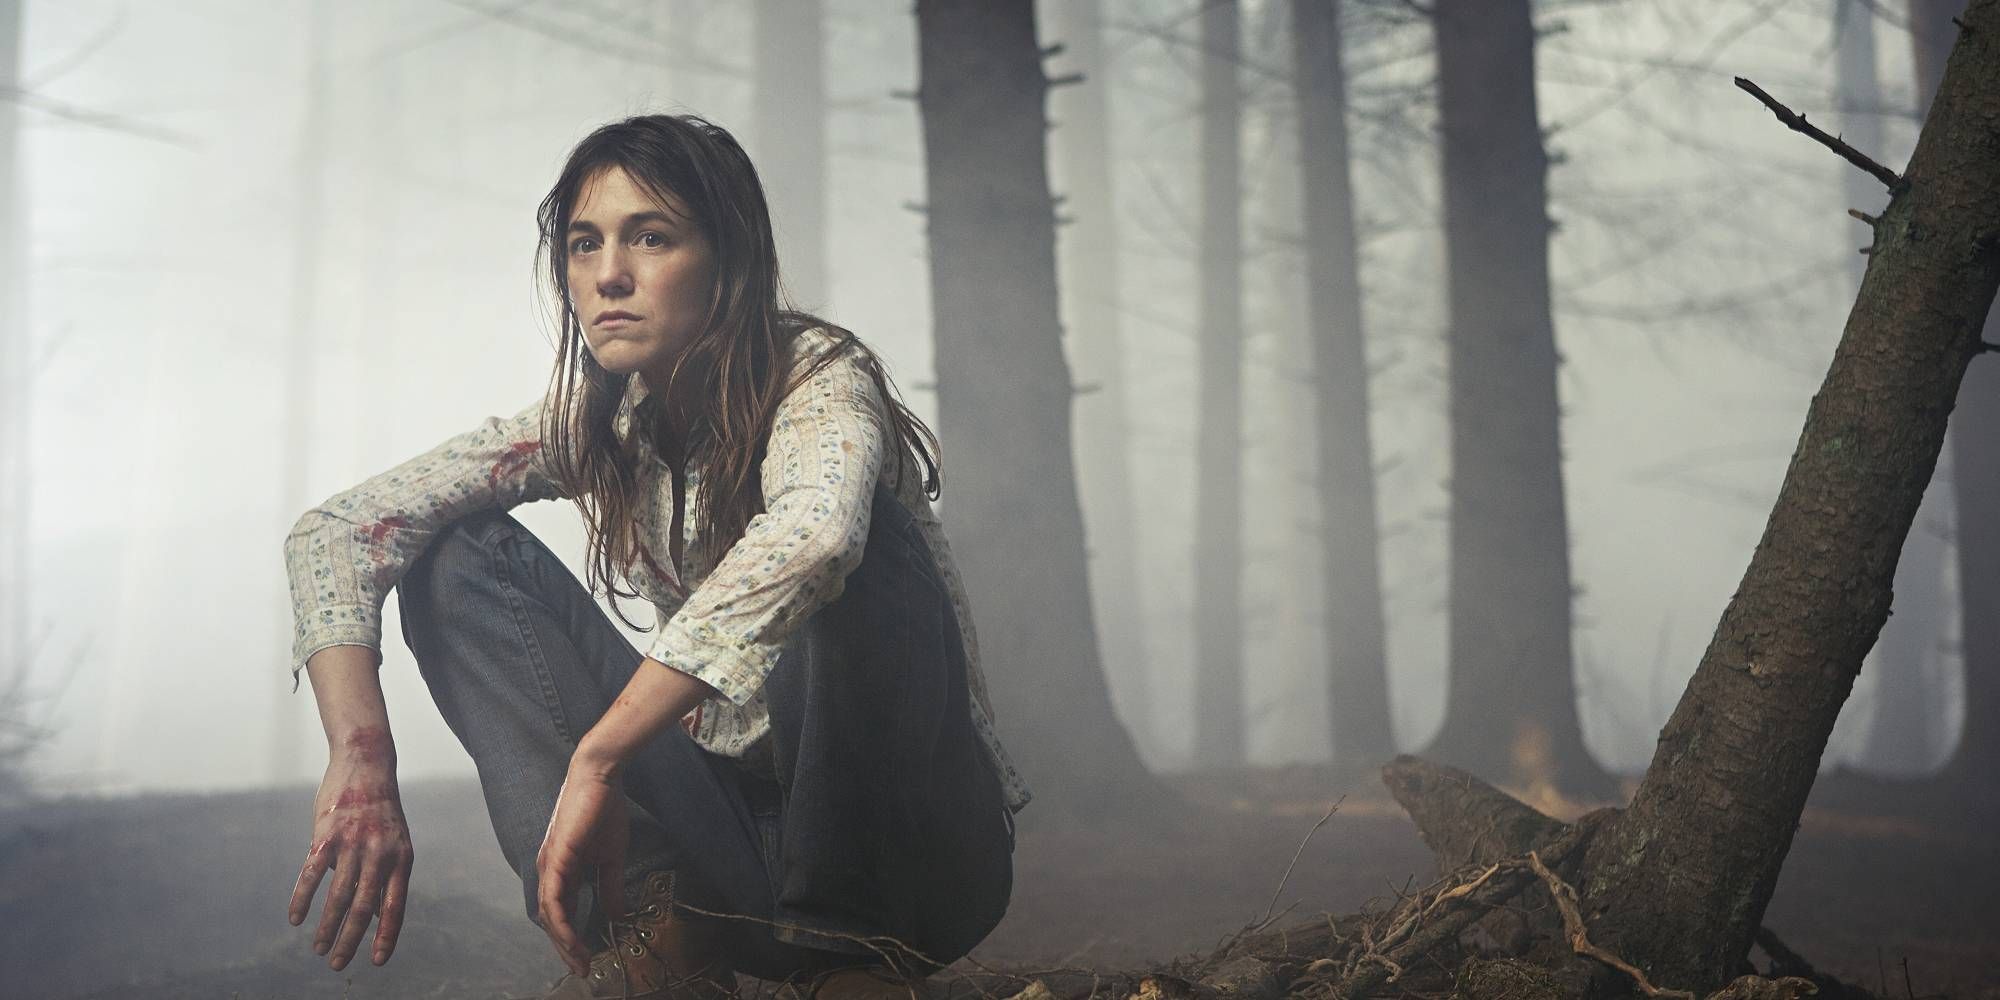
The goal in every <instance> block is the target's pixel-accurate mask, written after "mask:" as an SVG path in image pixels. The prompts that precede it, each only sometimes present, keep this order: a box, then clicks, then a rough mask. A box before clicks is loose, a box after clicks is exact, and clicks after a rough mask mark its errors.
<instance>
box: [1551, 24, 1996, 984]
mask: <svg viewBox="0 0 2000 1000" xmlns="http://www.w3.org/2000/svg"><path fill="white" fill-rule="evenodd" d="M1963 21H1964V24H1965V26H1966V27H1965V28H1964V29H1963V30H1962V31H1961V32H1960V34H1959V39H1958V43H1957V48H1956V49H1955V50H1954V51H1953V53H1952V55H1951V59H1950V61H1949V63H1948V64H1947V66H1946V68H1945V71H1944V74H1943V78H1942V81H1941V83H1940V84H1939V85H1938V89H1937V96H1936V99H1935V100H1934V101H1933V102H1932V106H1931V113H1930V116H1929V118H1928V120H1927V121H1926V122H1925V124H1924V129H1923V134H1922V136H1921V137H1920V138H1919V139H1918V142H1917V148H1916V152H1915V154H1914V155H1913V156H1912V157H1911V160H1910V165H1909V168H1908V169H1907V170H1906V171H1905V173H1904V174H1903V175H1902V176H1901V177H1895V176H1894V175H1892V174H1889V173H1888V172H1887V171H1886V170H1884V171H1881V175H1886V177H1887V179H1889V180H1892V181H1893V185H1892V190H1893V191H1896V192H1898V193H1896V194H1895V195H1894V197H1893V198H1892V200H1891V201H1890V203H1889V206H1888V208H1886V209H1885V210H1884V211H1883V212H1882V214H1881V216H1880V217H1879V219H1877V221H1875V223H1874V224H1873V231H1874V237H1875V239H1874V244H1873V246H1874V250H1873V253H1872V254H1871V256H1870V258H1869V264H1868V272H1867V276H1866V278H1865V279H1864V280H1863V281H1862V285H1861V293H1860V296H1859V298H1858V299H1857V300H1856V302H1855V305H1854V309H1853V311H1852V312H1851V313H1850V314H1849V316H1848V319H1847V325H1846V329H1845V330H1844V331H1843V333H1842V336H1841V340H1840V344H1839V346H1838V347H1837V348H1836V349H1835V351H1834V356H1833V362H1832V364H1831V366H1830V367H1829V368H1828V370H1827V373H1826V378H1825V381H1824V382H1823V383H1822V385H1821V388H1820V391H1819V393H1818V394H1817V395H1815V396H1814V397H1813V401H1812V404H1811V406H1810V408H1809V409H1808V411H1807V414H1806V421H1805V428H1804V430H1803V431H1802V433H1801V435H1800V438H1799V443H1798V447H1797V449H1796V450H1795V451H1794V452H1793V455H1792V460H1791V464H1790V467H1789V468H1788V469H1787V470H1786V472H1785V480H1784V484H1783V485H1782V486H1781V487H1780V488H1779V492H1778V498H1777V501H1776V503H1775V504H1774V506H1773V508H1772V511H1771V516H1770V519H1769V521H1768V522H1767V523H1766V525H1765V529H1764V535H1763V538H1762V539H1761V540H1760V541H1759V543H1758V545H1757V549H1756V552H1755V553H1754V554H1753V555H1752V556H1751V558H1750V565H1749V568H1748V569H1746V570H1745V572H1744V574H1743V580H1742V583H1741V584H1740V585H1739V586H1738V588H1737V590H1736V593H1735V595H1734V596H1733V597H1732V598H1731V599H1730V602H1729V605H1728V607H1727V609H1726V610H1724V612H1723V615H1722V620H1721V622H1720V623H1719V624H1718V625H1717V626H1716V631H1715V636H1714V638H1713V639H1712V640H1711V641H1710V644H1709V647H1708V650H1707V651H1706V652H1705V653H1704V654H1703V656H1702V659H1701V663H1700V665H1699V666H1698V667H1697V668H1696V669H1695V673H1694V676H1693V678H1692V679H1691V680H1690V681H1689V682H1688V687H1687V691H1686V693H1685V694H1684V695H1683V696H1682V698H1681V700H1680V703H1679V705H1678V706H1677V707H1676V708H1675V710H1674V713H1673V716H1672V717H1671V718H1670V719H1668V721H1667V724H1666V727H1665V729H1664V730H1663V731H1662V732H1661V734H1660V739H1659V746H1658V749H1657V750H1656V751H1655V753H1654V756H1653V763H1652V766H1651V767H1650V768H1649V769H1648V770H1647V772H1646V777H1645V780H1644V781H1643V782H1642V783H1641V785H1640V786H1639V790H1638V792H1637V794H1636V795H1635V796H1634V798H1633V800H1632V804H1631V806H1630V807H1629V808H1627V809H1626V810H1625V811H1624V812H1623V813H1622V814H1621V815H1619V816H1618V817H1617V818H1616V819H1615V820H1613V821H1612V822H1611V823H1610V825H1609V826H1607V827H1606V828H1605V830H1604V832H1603V834H1602V835H1601V836H1598V837H1595V838H1594V839H1593V840H1592V841H1591V843H1590V844H1589V847H1588V850H1587V853H1586V855H1585V859H1584V865H1585V868H1584V872H1585V874H1584V876H1583V881H1582V882H1581V883H1580V884H1579V888H1580V889H1581V891H1582V895H1583V904H1584V914H1585V915H1586V916H1587V917H1590V918H1591V919H1592V921H1593V928H1592V938H1593V940H1594V941H1596V943H1597V944H1599V945H1600V946H1603V947H1605V948H1608V949H1610V950H1611V951H1612V952H1614V953H1616V954H1619V955H1622V956H1623V957H1624V958H1625V959H1627V960H1628V961H1630V962H1632V963H1633V964H1634V965H1636V966H1638V967H1639V968H1641V969H1643V970H1645V971H1646V972H1647V973H1648V974H1649V975H1651V976H1652V977H1653V979H1654V981H1655V982H1657V983H1663V984H1666V985H1670V986H1675V987H1680V988H1694V989H1706V988H1712V987H1714V986H1718V985H1720V984H1721V983H1722V982H1724V981H1726V980H1727V979H1728V978H1730V977H1731V976H1733V975H1734V973H1735V970H1736V968H1737V966H1738V964H1739V963H1740V962H1741V961H1742V960H1743V958H1744V956H1745V954H1746V953H1747V951H1748V949H1749V946H1750V942H1751V939H1752V936H1753V935H1754V934H1755V933H1756V931H1757V928H1758V925H1759V923H1760V921H1761V920H1762V919H1763V916H1764V909H1765V906H1766V905H1767V904H1768V902H1769V901H1770V897H1771V891H1772V889H1773V888H1774V887H1775V885H1776V883H1777V879H1778V872H1779V868H1780V866H1781V865H1782V864H1783V861H1784V858H1785V854H1786V852H1787V851H1788V850H1789V848H1790V846H1791V841H1792V834H1793V832H1794V831H1795V830H1797V828H1798V823H1799V816H1800V814H1801V812H1802V810H1803V808H1804V806H1805V801H1806V796H1807V793H1808V792H1809V791H1810V790H1811V788H1812V785H1813V780H1814V777H1815V775H1816V772H1817V769H1818V765H1819V762H1820V757H1821V755H1822V754H1823V753H1824V752H1825V750H1826V741H1827V737H1828V735H1829V734H1830V733H1831V732H1832V729H1833V723H1834V719H1835V716H1836V715H1837V714H1838V712H1839V709H1840V705H1841V703H1842V702H1843V701H1844V700H1845V699H1846V698H1847V695H1848V692H1849V690H1850V689H1851V687H1852V685H1853V683H1854V678H1855V676H1856V674H1857V673H1858V672H1859V671H1860V669H1861V663H1862V660H1863V658H1864V657H1865V656H1866V654H1867V652H1868V649H1869V647H1870V646H1871V645H1872V644H1873V643H1874V642H1875V641H1876V638H1877V636H1878V635H1879V634H1880V632H1881V629H1882V625H1883V622H1884V621H1885V620H1887V618H1888V614H1889V603H1890V599H1891V582H1892V580H1893V579H1894V575H1895V571H1896V563H1897V560H1898V556H1899V554H1900V553H1901V551H1902V548H1903V543H1904V540H1905V537H1906V536H1907V535H1908V533H1909V531H1910V525H1911V523H1912V521H1913V520H1914V519H1915V516H1916V512H1917V507H1918V504H1919V503H1920V502H1921V499H1922V496H1923V492H1924V487H1925V485H1926V484H1927V483H1929V481H1930V479H1931V474H1932V472H1933V470H1934V468H1935V466H1936V464H1937V459H1938V455H1939V453H1940V451H1941V450H1942V448H1943V445H1944V438H1945V423H1946V418H1947V417H1949V416H1951V415H1952V414H1953V403H1954V401H1955V400H1962V399H1963V396H1962V395H1961V393H1962V392H1963V383H1964V382H1965V381H1967V379H1966V376H1967V366H1968V365H1969V364H1971V363H1972V362H1973V361H1974V359H1975V358H1976V357H1978V356H1979V355H1980V354H1981V352H1982V346H1983V345H1982V341H1981V332H1982V327H1983V325H1984V324H1985V322H1986V319H1987V314H1988V310H1989V309H1990V307H1991V305H1992V302H1993V294H1994V289H1995V287H1996V286H2000V255H1996V254H1995V253H1994V252H1993V245H1994V240H1995V234H1996V233H2000V147H1996V145H1995V144H1994V143H1993V142H1992V141H1991V122H1992V121H1993V120H1994V119H1995V117H1996V116H2000V0H1977V2H1975V3H1973V4H1971V5H1970V6H1969V7H1968V9H1966V11H1965V12H1964V15H1963ZM1795 127H1796V126H1795ZM1977 367H1978V368H1985V369H1990V368H1992V367H1993V361H1992V360H1990V359H1989V360H1985V361H1982V362H1981V363H1980V364H1979V365H1978V366H1977ZM1979 374H1980V375H1981V376H1982V377H1985V376H1991V375H1992V374H1994V373H1993V372H1991V371H1981V372H1980V373H1979ZM1885 400H1887V401H1893V405H1884V401H1885ZM1968 416H1969V414H1967V413H1966V412H1965V411H1964V410H1962V409H1961V410H1960V411H1958V419H1959V420H1961V421H1962V420H1965V419H1966V418H1967V417H1968ZM1959 426H1961V427H1968V426H1978V425H1974V424H1964V423H1961V424H1960V425H1959ZM1975 509H1976V508H1975ZM1986 777H1987V780H1989V781H1990V777H1991V776H1990V774H1989V775H1987V776H1986Z"/></svg>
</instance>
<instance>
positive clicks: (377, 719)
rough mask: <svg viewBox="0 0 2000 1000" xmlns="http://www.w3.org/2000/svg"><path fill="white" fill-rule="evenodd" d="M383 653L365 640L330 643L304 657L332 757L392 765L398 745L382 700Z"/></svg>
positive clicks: (386, 707) (328, 749)
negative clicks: (361, 643) (362, 642)
mask: <svg viewBox="0 0 2000 1000" xmlns="http://www.w3.org/2000/svg"><path fill="white" fill-rule="evenodd" d="M381 659H382V658H381V656H380V654H378V653H377V652H376V651H375V650H373V649H370V648H369V647H367V646H328V647H326V648H325V649H322V650H320V651H319V652H317V653H314V654H313V655H312V658H311V659H309V660H307V661H306V676H308V677H310V678H311V679H312V689H313V700H314V701H316V702H318V704H319V721H320V725H321V726H322V727H324V728H325V729H326V747H327V754H328V756H329V757H332V758H344V759H347V760H350V761H353V762H355V763H366V764H382V765H387V766H389V767H390V768H392V769H393V768H394V766H395V762H396V747H395V744H394V742H393V741H392V740H391V739H390V737H389V709H388V706H387V705H386V704H385V703H384V702H383V700H382V678H381V674H380V672H379V670H378V667H379V665H380V663H381Z"/></svg>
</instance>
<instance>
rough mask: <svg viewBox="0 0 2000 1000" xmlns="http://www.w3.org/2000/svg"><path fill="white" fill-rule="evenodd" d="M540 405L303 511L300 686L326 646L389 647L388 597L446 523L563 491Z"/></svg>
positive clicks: (297, 528)
mask: <svg viewBox="0 0 2000 1000" xmlns="http://www.w3.org/2000/svg"><path fill="white" fill-rule="evenodd" d="M542 407H543V401H542V400H537V401H536V402H535V403H534V404H532V405H530V406H529V407H528V408H526V409H524V410H522V411H521V412H520V413H518V414H516V415H515V416H513V417H512V418H508V419H502V418H499V417H488V418H487V419H486V420H484V421H482V422H481V423H480V424H479V426H477V427H475V428H473V429H471V430H469V431H466V432H464V433H462V434H458V435H455V436H453V437H451V438H449V439H447V440H446V441H444V442H443V443H441V444H439V445H438V446H437V447H435V448H432V449H430V450H429V451H426V452H424V453H423V454H421V455H418V456H417V457H415V458H412V459H410V460H409V461H407V462H404V463H402V464H401V465H398V466H396V467H395V468H393V469H390V470H389V471H387V472H384V473H382V474H381V475H378V476H374V477H372V478H370V479H368V480H367V481H365V482H363V483H361V484H360V485H358V486H355V487H354V488H352V489H349V490H345V491H343V492H340V493H337V494H334V495H333V496H332V497H330V498H328V499H327V501H326V502H325V503H322V504H320V505H319V506H317V507H314V508H313V509H311V510H309V511H306V512H305V513H304V514H303V515H301V516H300V517H299V519H298V521H297V522H296V523H294V524H293V525H292V530H291V532H290V533H289V534H288V535H287V536H286V537H285V568H286V575H287V577H288V578H289V579H290V583H291V594H292V617H293V637H292V683H293V687H294V688H295V689H296V687H297V685H298V675H299V671H300V670H302V669H304V668H305V664H306V660H307V659H309V658H310V657H311V656H312V654H314V653H316V652H319V651H320V650H322V649H325V648H326V647H328V646H340V645H355V646H367V647H369V648H370V649H376V650H379V649H381V647H382V602H383V600H384V598H386V597H387V595H388V593H389V589H390V588H391V587H394V586H395V585H396V583H397V582H398V581H399V580H401V579H402V578H403V574H404V572H405V571H407V570H408V569H409V567H410V564H411V563H412V562H414V561H415V560H416V558H417V556H419V555H421V554H422V553H423V551H424V549H425V548H426V547H427V546H428V545H429V544H430V541H431V538H432V537H433V536H434V535H435V534H436V533H437V532H438V531H439V530H441V529H443V528H445V527H447V526H449V525H450V524H451V523H452V522H453V521H455V520H457V519H459V518H461V517H463V516H465V515H467V514H470V513H472V512H474V511H478V510H486V509H493V508H497V509H501V510H508V509H512V508H514V507H516V506H519V505H520V504H523V503H527V502H530V501H534V500H552V499H556V498H559V497H561V496H563V495H564V494H563V493H562V491H561V489H560V488H559V487H558V486H557V484H556V483H555V481H554V479H553V478H551V476H550V475H549V473H548V470H547V468H546V465H545V463H544V461H543V457H542V441H541V414H542Z"/></svg>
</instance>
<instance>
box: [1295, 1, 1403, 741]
mask: <svg viewBox="0 0 2000 1000" xmlns="http://www.w3.org/2000/svg"><path fill="white" fill-rule="evenodd" d="M1292 41H1293V51H1294V56H1293V67H1294V69H1293V72H1294V73H1296V74H1297V86H1298V127H1299V160H1300V169H1299V173H1300V177H1301V186H1302V187H1303V188H1304V193H1305V201H1306V210H1305V228H1306V270H1307V274H1308V279H1307V307H1308V316H1309V324H1310V326H1311V327H1312V345H1313V372H1314V375H1315V382H1316V385H1315V393H1314V403H1315V407H1316V410H1317V416H1318V420H1317V421H1316V422H1317V423H1318V425H1319V426H1318V441H1319V478H1320V485H1319V513H1320V537H1321V542H1320V550H1321V555H1322V560H1323V562H1322V565H1323V569H1322V573H1323V574H1324V577H1325V581H1326V643H1327V646H1326V659H1327V694H1328V698H1329V707H1330V712H1329V714H1328V718H1329V720H1330V722H1331V726H1332V729H1333V760H1334V762H1335V763H1336V764H1338V765H1340V766H1341V767H1348V768H1351V767H1360V766H1374V765H1377V764H1380V763H1382V762H1383V761H1386V760H1388V759H1389V758H1390V757H1392V756H1395V753H1396V745H1395V737H1394V734H1393V733H1392V732H1391V730H1390V723H1389V719H1390V714H1389V676H1388V653H1387V648H1386V639H1385V628H1384V625H1383V612H1382V571H1381V556H1380V540H1379V539H1378V537H1377V535H1376V517H1375V450H1374V446H1373V444H1372V443H1371V441H1370V439H1369V434H1368V420H1369V411H1368V350H1367V341H1366V340H1365V339H1364V337H1363V335H1362V330H1361V276H1360V259H1359V253H1358V251H1357V249H1356V241H1355V231H1354V188H1353V184H1352V182H1351V180H1350V178H1349V155H1348V150H1347V81H1346V77H1345V74H1344V70H1343V68H1342V57H1341V36H1340V2H1339V0H1292Z"/></svg>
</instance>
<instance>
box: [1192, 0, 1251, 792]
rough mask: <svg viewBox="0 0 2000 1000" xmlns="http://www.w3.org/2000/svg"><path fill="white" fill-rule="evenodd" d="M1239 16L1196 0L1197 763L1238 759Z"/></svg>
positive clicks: (1225, 2)
mask: <svg viewBox="0 0 2000 1000" xmlns="http://www.w3.org/2000/svg"><path fill="white" fill-rule="evenodd" d="M1241 16H1242V12H1241V10H1240V9H1239V8H1238V6H1237V4H1236V0H1201V15H1200V17H1201V51H1202V58H1201V237H1200V241H1201V250H1200V253H1201V260H1200V264H1199V269H1200V272H1201V273H1200V277H1199V279H1198V280H1199V281H1200V282H1201V320H1200V329H1199V331H1198V332H1197V336H1198V337H1199V339H1200V345H1201V346H1200V353H1199V358H1200V362H1199V363H1200V365H1201V371H1200V381H1201V390H1200V393H1201V394H1200V398H1199V401H1198V402H1197V403H1196V404H1195V407H1196V417H1195V419H1196V421H1197V423H1198V427H1197V430H1196V434H1195V439H1196V442H1195V469H1196V470H1197V471H1196V476H1195V500H1194V633H1195V634H1194V640H1195V642H1194V649H1195V664H1194V671H1195V684H1194V714H1195V719H1194V756H1195V761H1196V763H1198V764H1201V765H1203V766H1207V767H1235V766H1238V765H1240V764H1242V763H1243V754H1244V745H1245V736H1244V715H1243V606H1242V603H1243V602H1242V578H1243V504H1242V495H1243V405H1242V396H1243V391H1242V383H1243V278H1242V274H1243V191H1242V183H1241V173H1242V169H1241V168H1242V162H1241V161H1242V119H1243V107H1242V105H1243V97H1242V93H1241V89H1240V87H1239V86H1238V84H1237V80H1236V70H1237V63H1238V62H1239V61H1240V58H1241V55H1240V44H1239V35H1240V34H1241V32H1240V19H1241Z"/></svg>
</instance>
